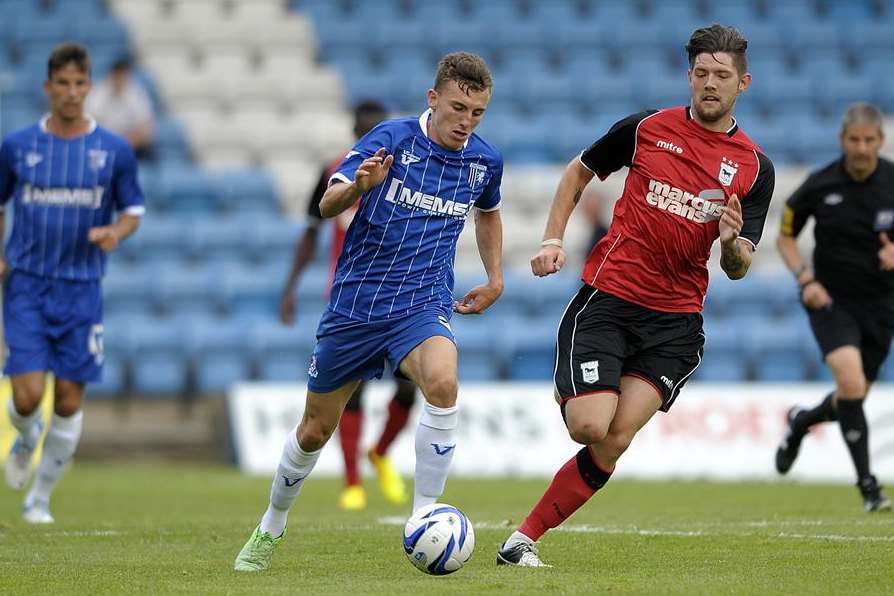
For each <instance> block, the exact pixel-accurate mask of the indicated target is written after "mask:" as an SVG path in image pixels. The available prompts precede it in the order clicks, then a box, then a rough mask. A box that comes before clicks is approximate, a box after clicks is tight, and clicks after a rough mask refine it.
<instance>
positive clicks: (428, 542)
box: [404, 503, 475, 575]
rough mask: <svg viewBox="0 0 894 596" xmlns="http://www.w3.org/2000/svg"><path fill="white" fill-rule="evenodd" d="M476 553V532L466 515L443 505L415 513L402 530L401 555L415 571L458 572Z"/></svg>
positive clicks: (432, 505) (421, 509)
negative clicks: (402, 554)
mask: <svg viewBox="0 0 894 596" xmlns="http://www.w3.org/2000/svg"><path fill="white" fill-rule="evenodd" d="M473 550H475V531H474V530H473V529H472V523H471V522H470V521H469V518H468V517H466V515H465V514H464V513H463V512H462V511H460V510H459V509H457V508H456V507H453V506H452V505H446V504H444V503H433V504H431V505H426V506H425V507H420V508H419V509H418V510H416V512H415V513H413V515H411V516H410V519H408V520H407V525H406V527H404V552H405V553H407V558H409V559H410V562H411V563H412V564H413V565H415V566H416V568H417V569H419V570H420V571H423V572H425V573H428V574H431V575H447V574H448V573H453V572H454V571H459V570H460V569H461V568H462V566H463V565H465V564H466V563H467V562H468V561H469V559H471V558H472V551H473Z"/></svg>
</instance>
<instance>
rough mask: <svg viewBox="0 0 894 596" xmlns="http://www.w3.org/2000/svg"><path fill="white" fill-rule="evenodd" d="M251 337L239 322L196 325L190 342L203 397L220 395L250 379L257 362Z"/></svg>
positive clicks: (199, 323)
mask: <svg viewBox="0 0 894 596" xmlns="http://www.w3.org/2000/svg"><path fill="white" fill-rule="evenodd" d="M249 337H250V334H249V329H247V328H245V326H243V325H242V324H239V322H238V320H236V319H231V320H230V321H228V322H224V321H219V320H208V319H201V318H200V319H197V320H196V321H195V323H194V324H193V325H192V327H191V329H190V331H189V340H188V341H189V349H190V352H191V354H192V361H193V365H194V372H195V383H196V390H197V391H198V392H199V393H200V394H207V393H221V392H224V391H226V390H227V389H229V387H230V386H231V385H233V384H234V383H236V382H239V381H244V380H247V379H249V378H251V375H252V367H253V364H254V362H253V353H252V345H251V342H250V341H249Z"/></svg>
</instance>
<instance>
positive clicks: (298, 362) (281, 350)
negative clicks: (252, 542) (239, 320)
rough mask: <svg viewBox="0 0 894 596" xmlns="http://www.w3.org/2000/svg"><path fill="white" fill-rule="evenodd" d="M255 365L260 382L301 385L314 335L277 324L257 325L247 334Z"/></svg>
mask: <svg viewBox="0 0 894 596" xmlns="http://www.w3.org/2000/svg"><path fill="white" fill-rule="evenodd" d="M251 340H252V342H253V348H254V353H255V357H256V361H257V365H258V376H259V378H260V379H261V380H264V381H293V382H294V381H302V380H304V379H306V378H307V372H306V371H307V366H308V364H309V362H310V356H311V354H312V352H313V347H314V334H313V332H312V331H308V330H306V329H301V330H299V329H296V328H289V327H284V326H282V325H279V324H277V323H273V324H269V325H257V326H256V327H255V328H254V329H253V330H252V334H251Z"/></svg>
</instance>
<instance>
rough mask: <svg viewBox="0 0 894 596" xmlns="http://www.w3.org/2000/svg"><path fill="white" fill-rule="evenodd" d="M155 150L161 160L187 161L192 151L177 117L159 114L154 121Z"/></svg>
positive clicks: (189, 159)
mask: <svg viewBox="0 0 894 596" xmlns="http://www.w3.org/2000/svg"><path fill="white" fill-rule="evenodd" d="M154 144H155V151H156V153H157V155H158V158H159V160H161V161H170V162H176V161H179V162H182V163H189V162H190V161H192V151H191V150H190V148H189V142H188V141H187V140H186V132H185V131H184V129H183V124H182V123H181V122H180V120H178V119H177V118H174V117H171V116H160V117H158V118H157V119H156V121H155V140H154Z"/></svg>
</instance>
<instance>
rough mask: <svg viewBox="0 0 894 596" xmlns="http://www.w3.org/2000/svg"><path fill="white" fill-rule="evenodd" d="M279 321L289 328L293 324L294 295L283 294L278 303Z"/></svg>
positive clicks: (290, 293)
mask: <svg viewBox="0 0 894 596" xmlns="http://www.w3.org/2000/svg"><path fill="white" fill-rule="evenodd" d="M279 320H280V321H281V322H282V324H283V325H288V326H289V327H291V326H292V325H294V324H295V293H294V292H291V291H289V292H285V293H283V295H282V299H281V300H280V301H279Z"/></svg>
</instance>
